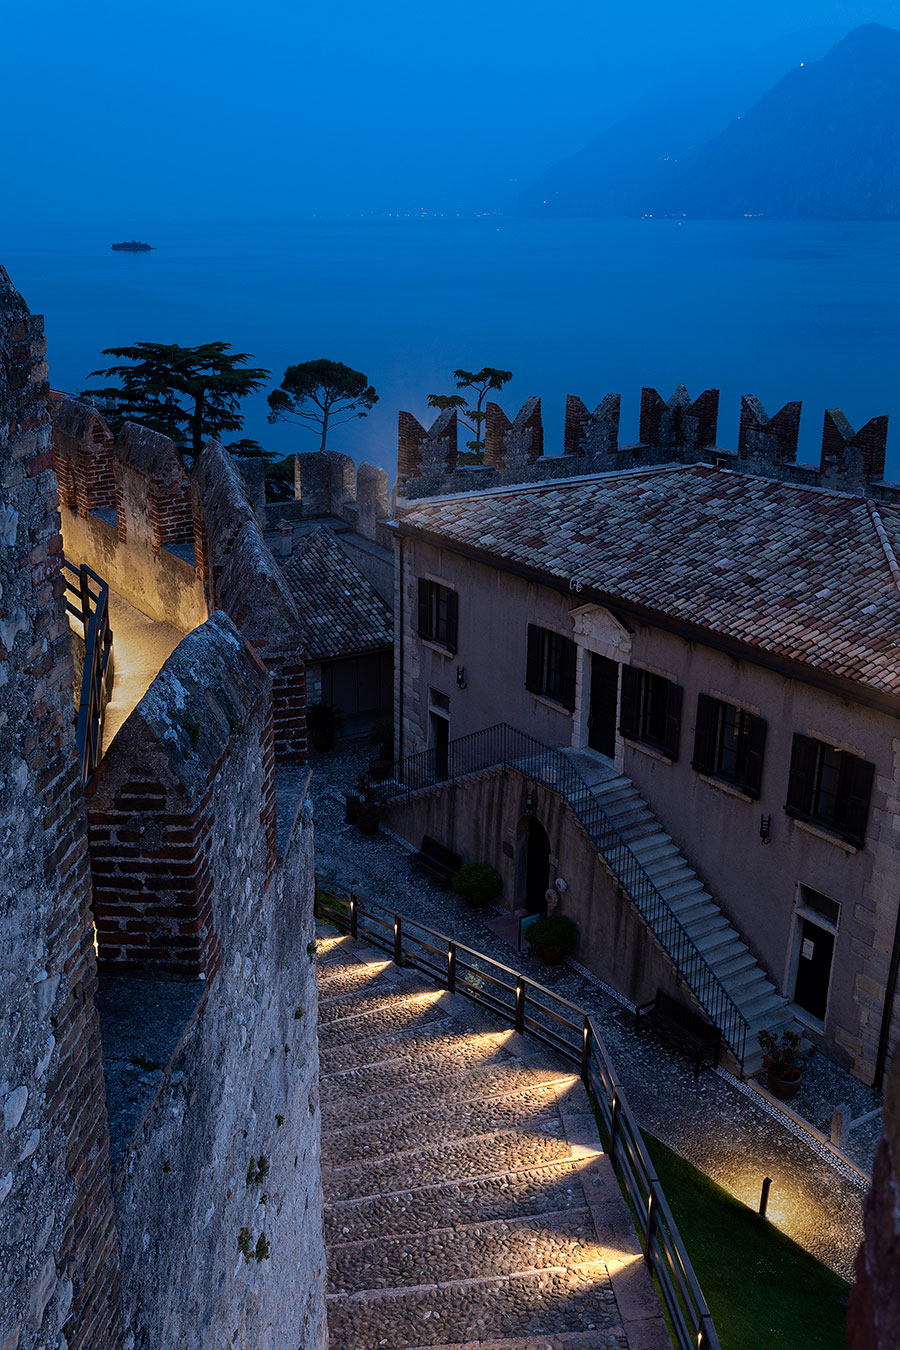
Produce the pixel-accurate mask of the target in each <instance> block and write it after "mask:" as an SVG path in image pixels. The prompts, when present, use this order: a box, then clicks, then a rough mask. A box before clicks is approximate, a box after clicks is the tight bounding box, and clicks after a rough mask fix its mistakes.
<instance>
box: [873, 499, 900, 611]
mask: <svg viewBox="0 0 900 1350" xmlns="http://www.w3.org/2000/svg"><path fill="white" fill-rule="evenodd" d="M866 506H867V507H868V508H869V515H870V516H871V518H872V524H873V525H874V526H875V533H876V534H877V535H878V540H879V543H880V544H881V548H882V551H883V553H884V556H885V558H886V559H887V565H888V567H889V568H890V572H891V576H892V577H893V579H894V586H895V588H896V590H897V591H900V564H898V562H897V555H896V553H895V552H894V550H893V547H892V545H891V541H890V539H889V538H888V532H887V530H886V529H885V528H884V521H883V520H882V519H881V514H880V512H879V510H878V507H877V506H876V505H875V503H874V502H871V501H867V502H866Z"/></svg>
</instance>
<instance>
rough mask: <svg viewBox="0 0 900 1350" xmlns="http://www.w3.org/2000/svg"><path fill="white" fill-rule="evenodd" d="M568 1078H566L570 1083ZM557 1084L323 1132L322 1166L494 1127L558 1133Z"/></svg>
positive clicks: (384, 1155) (430, 1144) (447, 1140)
mask: <svg viewBox="0 0 900 1350" xmlns="http://www.w3.org/2000/svg"><path fill="white" fill-rule="evenodd" d="M572 1081H573V1080H572V1078H571V1077H570V1078H569V1085H571V1082H572ZM557 1093H558V1089H557V1087H556V1085H555V1084H553V1083H551V1084H545V1085H542V1086H537V1087H534V1086H529V1087H524V1088H521V1089H520V1090H519V1091H518V1092H512V1093H508V1094H506V1095H505V1096H502V1097H491V1098H489V1099H488V1100H487V1101H468V1102H464V1101H452V1102H450V1103H444V1104H442V1105H439V1106H436V1107H430V1108H426V1109H425V1110H422V1111H415V1112H410V1113H408V1114H406V1115H403V1116H401V1117H399V1118H396V1117H395V1118H393V1119H387V1120H386V1119H384V1118H383V1117H377V1118H376V1119H374V1120H369V1121H365V1122H362V1123H360V1124H356V1125H349V1126H346V1127H345V1128H344V1129H339V1130H335V1131H333V1132H330V1133H329V1134H328V1135H323V1137H322V1159H323V1166H325V1165H328V1166H330V1167H333V1168H335V1169H338V1168H342V1167H346V1166H348V1165H351V1166H356V1165H358V1164H359V1163H361V1162H365V1161H373V1160H376V1159H379V1160H380V1159H382V1158H387V1157H389V1156H392V1155H400V1154H405V1153H414V1152H417V1151H418V1150H420V1149H424V1148H431V1147H433V1146H434V1145H435V1143H436V1142H438V1141H440V1144H441V1145H442V1146H443V1145H445V1144H448V1143H452V1142H454V1141H458V1140H460V1139H467V1138H469V1137H471V1136H482V1135H486V1134H490V1133H493V1132H495V1131H498V1130H512V1129H514V1128H515V1127H516V1125H518V1126H519V1127H520V1128H521V1129H525V1130H539V1131H540V1132H541V1133H545V1134H556V1135H561V1132H562V1127H561V1124H560V1120H559V1113H558V1112H557V1110H556V1101H557Z"/></svg>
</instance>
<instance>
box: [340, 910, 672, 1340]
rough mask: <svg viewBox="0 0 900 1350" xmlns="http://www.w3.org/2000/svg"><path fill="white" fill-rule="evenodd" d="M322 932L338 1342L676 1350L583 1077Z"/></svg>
mask: <svg viewBox="0 0 900 1350" xmlns="http://www.w3.org/2000/svg"><path fill="white" fill-rule="evenodd" d="M319 932H320V939H319V998H320V1011H319V1017H320V1031H319V1043H320V1056H321V1091H322V1152H323V1182H324V1187H325V1200H326V1211H325V1225H326V1238H327V1242H328V1297H329V1311H328V1327H329V1336H330V1341H331V1344H332V1345H335V1346H340V1347H341V1350H379V1347H389V1348H390V1350H401V1348H406V1347H410V1348H411V1347H419V1348H420V1350H423V1348H424V1347H426V1346H428V1347H445V1350H448V1348H450V1347H452V1350H476V1347H477V1350H576V1348H577V1350H628V1348H630V1350H638V1347H639V1348H640V1350H667V1348H668V1350H670V1346H671V1343H670V1341H669V1339H668V1336H667V1334H666V1331H665V1326H664V1323H663V1320H662V1317H661V1315H660V1310H659V1304H658V1303H657V1301H656V1298H655V1295H654V1293H653V1289H652V1286H651V1283H650V1279H649V1276H648V1274H647V1271H646V1269H645V1267H644V1265H643V1261H642V1259H641V1257H640V1252H639V1248H638V1245H637V1239H636V1237H635V1233H634V1229H633V1227H632V1224H631V1221H630V1219H629V1216H628V1213H627V1210H626V1208H625V1205H624V1202H623V1201H622V1198H621V1195H620V1192H619V1189H618V1185H617V1183H616V1181H615V1177H614V1176H613V1172H612V1168H611V1166H610V1164H609V1162H608V1161H607V1159H606V1157H605V1155H604V1154H603V1153H602V1152H601V1150H600V1141H599V1138H598V1136H597V1131H596V1126H595V1124H594V1120H593V1117H592V1115H591V1113H590V1109H589V1106H588V1101H587V1096H586V1094H585V1091H584V1088H583V1086H582V1084H581V1082H580V1080H579V1079H578V1077H577V1076H576V1075H574V1074H572V1073H571V1072H570V1071H569V1070H568V1068H567V1067H566V1066H564V1065H563V1064H562V1062H561V1061H557V1060H555V1059H554V1057H552V1056H550V1055H548V1054H546V1053H545V1052H543V1051H542V1050H540V1049H539V1048H538V1047H537V1046H536V1045H535V1044H534V1043H532V1042H530V1041H529V1040H528V1039H527V1038H525V1037H522V1036H518V1035H516V1033H515V1032H512V1031H505V1030H498V1028H497V1024H496V1022H492V1023H487V1022H484V1021H481V1020H476V1019H477V1018H478V1014H477V1013H476V1012H475V1011H474V1010H473V1009H472V1008H471V1006H470V1005H469V1004H467V1003H465V1002H464V1001H462V1000H459V999H457V998H454V997H452V996H451V995H449V994H448V993H446V992H442V991H441V990H440V989H438V988H436V987H435V986H434V984H433V983H431V982H427V981H425V980H423V979H421V978H420V977H418V976H417V975H416V974H414V973H412V972H407V971H403V970H398V969H397V968H396V967H395V966H392V965H391V964H390V963H388V962H386V961H384V960H383V959H382V958H381V957H380V956H378V955H376V954H375V953H373V952H371V951H369V950H368V949H367V948H365V947H363V946H362V945H360V944H358V943H354V942H351V940H350V939H349V938H339V937H336V936H335V935H334V932H333V930H332V929H327V928H320V930H319Z"/></svg>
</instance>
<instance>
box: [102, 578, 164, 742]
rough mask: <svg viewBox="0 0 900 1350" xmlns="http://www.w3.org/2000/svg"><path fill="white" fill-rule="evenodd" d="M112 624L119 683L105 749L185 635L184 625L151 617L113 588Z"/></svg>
mask: <svg viewBox="0 0 900 1350" xmlns="http://www.w3.org/2000/svg"><path fill="white" fill-rule="evenodd" d="M109 626H110V628H111V629H112V634H113V659H114V661H115V682H114V684H113V691H112V698H111V699H110V700H109V702H108V703H107V705H106V716H105V718H104V722H103V749H104V751H106V750H108V749H109V743H110V741H111V740H112V738H113V736H115V734H116V732H117V731H118V730H119V727H120V726H121V725H122V723H123V722H124V721H125V718H126V717H127V716H128V714H129V713H130V712H131V710H132V709H133V708H134V707H136V706H137V704H138V703H139V702H140V700H141V699H142V698H143V696H144V694H145V693H146V692H147V690H148V689H149V687H150V685H151V683H152V682H153V680H154V679H155V678H156V676H157V675H158V674H159V672H160V670H161V669H162V667H163V665H164V663H165V662H166V660H167V659H168V658H169V657H170V656H171V655H172V652H173V651H174V650H175V648H176V647H177V646H178V644H179V642H180V641H181V639H182V638H183V637H184V633H183V632H182V630H181V629H180V628H173V627H172V625H171V624H168V623H160V622H158V621H157V620H156V619H149V618H148V617H147V615H146V614H142V613H141V611H140V610H139V609H135V607H134V605H130V604H129V603H128V601H127V600H123V599H122V597H121V596H120V595H116V593H115V591H112V590H111V591H110V593H109Z"/></svg>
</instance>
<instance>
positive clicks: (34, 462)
mask: <svg viewBox="0 0 900 1350" xmlns="http://www.w3.org/2000/svg"><path fill="white" fill-rule="evenodd" d="M44 353H45V344H44V336H43V324H42V320H41V319H40V318H39V317H37V316H34V315H30V314H29V313H28V310H27V308H26V306H25V304H24V302H23V301H22V299H21V297H20V296H19V295H18V294H17V292H16V291H15V290H14V288H13V287H12V285H11V284H10V282H9V278H8V276H7V275H6V273H5V272H4V271H3V269H2V268H0V481H2V488H3V495H2V500H0V585H2V613H0V727H2V734H0V839H2V847H3V861H4V882H5V886H4V897H3V901H2V905H0V971H2V984H3V991H2V1010H3V1011H2V1021H0V1028H2V1037H3V1056H2V1062H0V1080H2V1081H0V1111H2V1120H0V1345H2V1346H3V1347H4V1348H6V1347H9V1350H12V1347H16V1350H50V1348H51V1347H53V1348H54V1350H56V1347H59V1350H63V1347H68V1350H87V1348H88V1347H99V1346H103V1347H111V1348H112V1350H115V1347H118V1346H119V1345H120V1344H121V1343H122V1323H121V1318H120V1309H119V1271H118V1259H117V1251H116V1231H115V1221H114V1213H113V1206H112V1198H111V1193H110V1186H109V1173H108V1135H107V1126H106V1110H105V1101H104V1083H103V1072H102V1066H101V1057H100V1040H99V1030H98V1022H97V1016H96V1012H95V1009H94V991H95V984H96V968H95V962H94V952H93V943H92V929H91V917H90V910H89V876H88V868H87V852H86V838H85V829H84V821H83V802H82V797H81V789H80V780H79V774H78V768H77V763H76V755H75V746H74V737H73V727H72V664H71V655H70V646H69V637H68V627H67V624H66V620H65V616H64V610H63V604H62V596H61V589H62V582H61V579H60V577H59V556H60V551H61V540H60V537H59V518H58V515H57V514H56V505H57V501H56V480H55V477H54V474H53V470H52V451H51V442H50V425H49V419H48V410H47V408H48V404H47V396H48V384H47V367H46V362H45V359H44Z"/></svg>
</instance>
